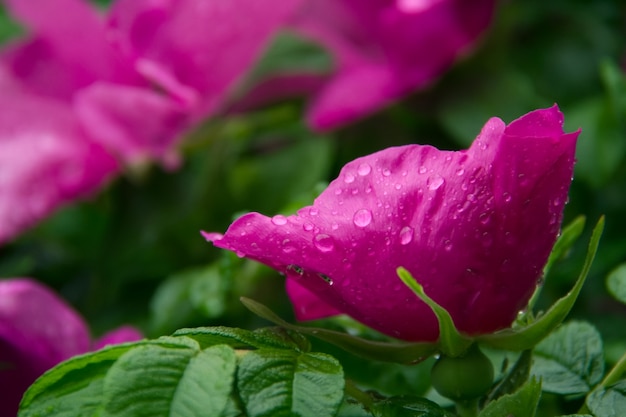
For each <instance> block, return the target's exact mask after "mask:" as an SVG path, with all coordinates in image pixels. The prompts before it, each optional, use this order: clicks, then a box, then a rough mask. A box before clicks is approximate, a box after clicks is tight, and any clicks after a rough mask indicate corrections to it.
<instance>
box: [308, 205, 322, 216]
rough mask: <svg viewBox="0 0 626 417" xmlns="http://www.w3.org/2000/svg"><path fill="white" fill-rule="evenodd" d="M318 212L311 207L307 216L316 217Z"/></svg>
mask: <svg viewBox="0 0 626 417" xmlns="http://www.w3.org/2000/svg"><path fill="white" fill-rule="evenodd" d="M319 212H320V211H319V210H318V209H316V208H315V207H312V208H310V209H309V215H311V216H317V215H318V214H319Z"/></svg>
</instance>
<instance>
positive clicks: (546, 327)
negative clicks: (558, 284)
mask: <svg viewBox="0 0 626 417" xmlns="http://www.w3.org/2000/svg"><path fill="white" fill-rule="evenodd" d="M603 229H604V216H602V217H601V218H600V220H599V221H598V224H597V225H596V227H595V228H594V229H593V233H592V235H591V239H590V241H589V248H588V250H587V256H586V257H585V262H584V264H583V268H582V271H581V272H580V275H579V277H578V279H577V280H576V283H575V284H574V288H572V289H571V290H570V292H568V293H567V294H566V295H565V296H564V297H563V298H561V299H559V300H558V301H557V302H556V303H554V305H552V307H550V309H549V310H548V311H547V312H546V313H545V314H544V315H542V316H540V317H539V318H537V319H536V320H535V321H533V322H531V323H530V324H528V325H526V326H524V327H520V328H515V329H505V330H501V331H499V332H496V333H493V334H488V335H482V336H479V337H477V340H479V341H480V342H482V343H484V344H485V345H487V346H491V347H493V348H496V349H504V350H516V351H519V350H527V349H531V348H533V347H534V346H535V345H537V343H539V342H540V341H541V340H543V338H545V337H546V336H547V335H549V334H550V333H551V332H552V331H553V330H554V329H555V328H556V327H557V326H558V325H559V324H561V322H562V321H563V320H564V319H565V317H566V316H567V315H568V314H569V312H570V310H571V309H572V307H573V306H574V303H575V302H576V299H577V298H578V294H580V290H581V289H582V287H583V284H584V283H585V279H586V278H587V275H588V274H589V269H590V268H591V264H592V262H593V259H594V257H595V255H596V251H597V250H598V244H599V243H600V237H601V236H602V231H603Z"/></svg>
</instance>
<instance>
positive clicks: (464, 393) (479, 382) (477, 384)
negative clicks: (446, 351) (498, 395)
mask: <svg viewBox="0 0 626 417" xmlns="http://www.w3.org/2000/svg"><path fill="white" fill-rule="evenodd" d="M430 377H431V382H432V384H433V387H434V388H435V389H436V390H437V392H438V393H439V394H441V395H443V396H444V397H446V398H449V399H451V400H453V401H457V402H458V401H467V400H472V399H476V398H479V397H481V396H483V395H485V394H486V393H487V392H488V391H489V389H490V388H491V385H492V384H493V365H492V364H491V361H490V360H489V358H487V356H485V354H484V353H482V352H481V351H480V349H479V348H478V345H476V344H473V345H472V346H471V347H470V348H469V349H468V350H467V352H466V353H465V355H463V356H460V357H457V358H451V357H448V356H441V357H440V358H439V359H438V360H437V362H435V364H434V365H433V367H432V369H431V371H430Z"/></svg>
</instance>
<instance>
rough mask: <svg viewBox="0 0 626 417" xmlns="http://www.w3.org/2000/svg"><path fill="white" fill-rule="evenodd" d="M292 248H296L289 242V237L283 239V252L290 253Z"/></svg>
mask: <svg viewBox="0 0 626 417" xmlns="http://www.w3.org/2000/svg"><path fill="white" fill-rule="evenodd" d="M294 250H296V247H295V246H293V245H292V244H291V241H290V240H289V239H285V240H283V252H285V253H291V252H293V251H294Z"/></svg>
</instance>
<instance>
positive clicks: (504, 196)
mask: <svg viewBox="0 0 626 417" xmlns="http://www.w3.org/2000/svg"><path fill="white" fill-rule="evenodd" d="M502 197H503V198H504V202H505V203H510V202H511V199H512V197H511V194H509V193H506V192H505V193H504V194H502Z"/></svg>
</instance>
